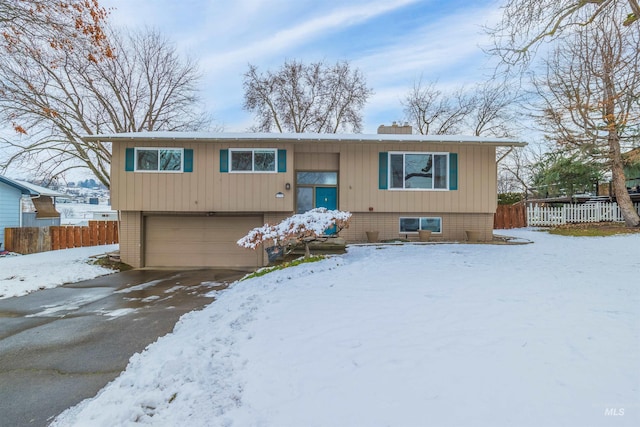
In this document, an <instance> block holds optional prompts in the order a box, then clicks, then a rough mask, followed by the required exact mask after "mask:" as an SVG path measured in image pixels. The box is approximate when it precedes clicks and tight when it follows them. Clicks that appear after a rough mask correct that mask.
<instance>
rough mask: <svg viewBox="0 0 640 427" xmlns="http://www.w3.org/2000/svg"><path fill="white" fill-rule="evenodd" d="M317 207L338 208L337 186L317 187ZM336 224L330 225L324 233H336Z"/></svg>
mask: <svg viewBox="0 0 640 427" xmlns="http://www.w3.org/2000/svg"><path fill="white" fill-rule="evenodd" d="M314 207H316V208H327V209H329V210H335V209H337V208H338V189H337V188H336V187H316V205H315V206H314ZM337 231H338V230H337V229H336V227H335V226H333V227H329V228H327V229H326V230H325V231H324V234H336V232H337Z"/></svg>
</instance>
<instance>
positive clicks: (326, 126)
mask: <svg viewBox="0 0 640 427" xmlns="http://www.w3.org/2000/svg"><path fill="white" fill-rule="evenodd" d="M243 85H244V90H245V96H244V100H245V101H244V108H245V109H246V110H248V111H251V112H253V113H255V115H256V119H257V121H258V124H257V125H256V127H255V129H256V130H259V131H263V132H270V131H272V130H273V129H275V130H276V131H278V132H294V133H302V132H314V133H336V132H338V131H339V130H341V129H342V130H344V131H348V130H350V131H352V132H360V131H361V129H362V114H361V111H362V108H364V105H365V103H366V101H367V99H368V98H369V96H370V95H371V94H372V93H373V92H372V91H371V89H369V88H368V87H367V85H366V82H365V79H364V76H363V75H362V73H360V71H359V70H352V69H351V66H350V64H349V63H348V62H338V63H336V64H335V65H333V66H327V65H325V64H324V63H323V62H317V63H313V64H308V65H306V64H303V63H301V62H297V61H292V62H285V64H284V65H283V66H282V67H281V68H280V69H279V70H278V71H276V72H271V71H268V72H266V73H265V74H259V73H258V70H257V68H256V67H255V66H254V65H251V64H249V70H248V71H247V72H246V73H245V75H244V83H243Z"/></svg>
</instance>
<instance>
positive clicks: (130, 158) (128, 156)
mask: <svg viewBox="0 0 640 427" xmlns="http://www.w3.org/2000/svg"><path fill="white" fill-rule="evenodd" d="M124 159H125V161H124V170H125V171H127V172H133V171H134V170H135V161H136V150H135V149H133V148H127V149H126V150H125V155H124Z"/></svg>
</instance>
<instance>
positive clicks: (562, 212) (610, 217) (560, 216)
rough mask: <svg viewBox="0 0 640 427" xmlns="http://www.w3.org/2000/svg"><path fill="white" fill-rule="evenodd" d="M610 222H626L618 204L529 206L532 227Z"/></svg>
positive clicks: (638, 204)
mask: <svg viewBox="0 0 640 427" xmlns="http://www.w3.org/2000/svg"><path fill="white" fill-rule="evenodd" d="M634 207H635V208H636V211H638V213H639V214H640V203H636V204H634ZM609 221H611V222H616V221H618V222H623V221H624V218H623V217H622V214H621V213H620V208H619V207H618V204H617V203H614V202H597V203H585V204H582V205H576V204H566V205H562V206H559V207H551V206H539V205H537V204H533V205H529V206H527V225H529V226H530V227H536V226H552V225H562V224H567V223H577V222H609Z"/></svg>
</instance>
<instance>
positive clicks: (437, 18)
mask: <svg viewBox="0 0 640 427" xmlns="http://www.w3.org/2000/svg"><path fill="white" fill-rule="evenodd" d="M100 3H101V4H102V5H103V6H105V7H108V8H111V7H112V8H114V9H113V10H112V11H111V19H112V21H113V22H115V23H116V24H118V25H124V26H127V27H131V28H135V27H144V26H150V27H155V28H159V29H161V30H163V31H164V32H165V33H166V34H167V35H168V36H169V37H170V39H172V40H173V41H174V42H175V43H176V45H177V48H178V51H179V52H180V53H182V54H185V55H189V56H190V57H192V58H194V59H196V60H197V61H198V62H199V64H200V70H201V72H202V74H203V79H202V88H203V97H204V100H205V102H206V104H207V107H208V109H209V110H210V111H211V113H212V114H213V116H214V118H215V120H216V122H217V123H218V124H219V125H222V126H223V127H224V130H225V131H229V132H242V131H245V130H246V129H247V128H248V127H249V126H251V125H252V123H253V117H252V115H251V114H250V113H249V112H247V111H244V110H243V109H242V102H243V88H242V75H243V73H244V72H245V71H246V70H247V65H248V64H249V63H251V64H253V65H256V66H257V67H258V69H259V70H262V71H266V70H275V69H277V68H278V67H280V65H282V64H283V63H284V61H285V60H293V59H296V60H301V61H304V62H315V61H319V60H323V61H325V62H327V63H335V62H336V61H339V60H340V61H342V60H347V61H350V62H351V63H352V65H353V66H355V67H357V68H359V69H360V70H361V71H362V72H363V74H364V76H365V78H366V80H367V83H368V85H369V86H370V87H371V88H372V89H373V91H374V92H375V93H374V95H373V96H372V97H371V98H370V100H369V102H368V105H367V107H366V108H365V110H364V128H363V132H364V133H375V132H376V129H377V127H378V126H379V125H380V124H390V123H391V122H392V121H394V120H395V121H401V120H403V113H402V105H401V103H400V101H401V99H402V98H404V96H406V94H407V93H408V91H409V90H410V88H411V86H412V85H413V83H414V82H415V81H416V80H417V79H420V78H422V79H423V80H425V81H432V80H437V81H438V86H439V87H441V88H442V89H444V90H447V89H448V88H453V87H456V86H459V85H462V84H465V85H468V86H471V85H473V84H474V83H476V82H481V81H484V80H486V76H487V75H489V74H490V73H491V63H490V62H489V61H490V60H489V59H488V58H487V57H486V56H485V55H484V54H483V53H482V51H481V49H480V47H479V46H481V45H482V46H486V45H487V44H488V42H489V41H488V39H487V36H486V35H484V34H483V33H482V30H481V26H482V25H484V24H491V23H492V22H495V21H496V20H497V19H498V17H499V15H500V10H499V3H500V2H497V1H493V0H477V1H463V0H450V1H447V0H369V1H365V0H324V1H317V0H272V1H260V0H182V1H176V0H135V1H132V0H101V1H100Z"/></svg>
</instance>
